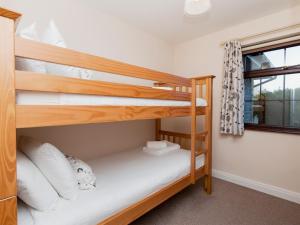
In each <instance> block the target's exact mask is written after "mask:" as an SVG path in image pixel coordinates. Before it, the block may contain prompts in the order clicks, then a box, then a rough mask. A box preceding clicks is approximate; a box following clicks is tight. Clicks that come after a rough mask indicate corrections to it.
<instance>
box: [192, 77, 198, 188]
mask: <svg viewBox="0 0 300 225" xmlns="http://www.w3.org/2000/svg"><path fill="white" fill-rule="evenodd" d="M196 87H197V83H196V79H192V104H191V182H192V184H194V183H195V182H196V159H195V157H196V133H197V113H196V112H197V111H196V110H197V109H196V107H197V106H196V98H197V89H196Z"/></svg>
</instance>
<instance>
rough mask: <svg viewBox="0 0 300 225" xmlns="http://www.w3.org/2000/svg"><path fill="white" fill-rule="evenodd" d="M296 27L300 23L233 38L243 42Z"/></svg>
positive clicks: (299, 26)
mask: <svg viewBox="0 0 300 225" xmlns="http://www.w3.org/2000/svg"><path fill="white" fill-rule="evenodd" d="M296 28H300V23H297V24H293V25H289V26H284V27H281V28H277V29H273V30H269V31H266V32H263V33H257V34H253V35H249V36H246V37H242V38H236V39H232V40H238V41H241V42H243V41H247V40H251V39H254V38H258V37H261V36H266V35H269V34H273V33H278V32H282V31H285V30H291V29H296ZM274 39H275V38H274ZM279 40H280V39H279ZM226 42H227V41H226ZM226 42H223V43H222V44H221V46H224V45H225V44H226ZM262 44H264V43H262ZM249 45H251V46H254V45H257V44H254V43H253V44H249ZM245 46H246V45H245ZM247 47H250V46H247Z"/></svg>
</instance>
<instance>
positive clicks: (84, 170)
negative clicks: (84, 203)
mask: <svg viewBox="0 0 300 225" xmlns="http://www.w3.org/2000/svg"><path fill="white" fill-rule="evenodd" d="M66 158H67V159H68V161H69V163H70V165H71V167H72V168H73V171H74V173H75V176H76V178H77V182H78V187H79V189H81V190H92V189H94V188H95V187H96V176H95V175H94V173H93V171H92V168H91V167H90V166H89V165H88V164H86V163H85V162H83V161H82V160H80V159H77V158H75V157H72V156H66Z"/></svg>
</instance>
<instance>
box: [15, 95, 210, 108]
mask: <svg viewBox="0 0 300 225" xmlns="http://www.w3.org/2000/svg"><path fill="white" fill-rule="evenodd" d="M16 102H17V104H18V105H99V106H104V105H109V106H190V105H191V102H190V101H175V100H160V99H145V98H125V97H110V96H97V95H80V94H57V93H44V92H31V91H18V92H17V97H16ZM197 106H207V102H206V100H205V99H202V98H198V99H197Z"/></svg>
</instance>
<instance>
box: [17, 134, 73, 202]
mask: <svg viewBox="0 0 300 225" xmlns="http://www.w3.org/2000/svg"><path fill="white" fill-rule="evenodd" d="M19 148H20V149H21V151H22V152H24V154H25V155H27V157H28V158H30V159H31V161H32V162H33V163H34V164H35V165H36V166H37V167H38V168H39V169H40V170H41V172H42V173H43V174H44V176H45V177H46V178H47V179H48V181H49V183H50V184H51V185H52V186H53V187H54V189H55V190H56V191H57V192H58V194H59V195H60V196H61V197H62V198H64V199H68V200H72V199H75V198H76V197H77V194H78V187H77V181H76V177H75V175H74V173H73V170H72V167H71V165H70V164H69V162H68V160H67V159H66V158H65V156H64V154H62V153H61V151H60V150H58V149H57V148H56V147H55V146H53V145H51V144H49V143H41V142H39V141H37V140H34V139H33V138H30V137H24V136H23V137H20V140H19Z"/></svg>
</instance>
